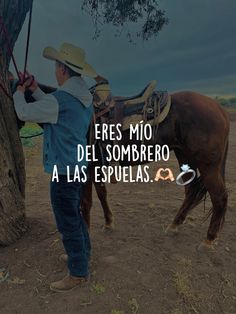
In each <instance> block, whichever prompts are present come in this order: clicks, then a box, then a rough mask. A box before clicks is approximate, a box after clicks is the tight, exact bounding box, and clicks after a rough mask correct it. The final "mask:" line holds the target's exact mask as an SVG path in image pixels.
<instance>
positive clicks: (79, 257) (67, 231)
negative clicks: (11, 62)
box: [14, 43, 100, 291]
mask: <svg viewBox="0 0 236 314" xmlns="http://www.w3.org/2000/svg"><path fill="white" fill-rule="evenodd" d="M43 56H44V57H45V58H47V59H50V60H54V61H55V75H56V79H57V82H58V85H59V86H60V87H59V89H57V90H56V91H55V92H53V93H52V94H47V95H46V94H44V93H43V92H42V90H41V89H39V87H38V84H37V82H36V81H35V80H34V78H33V77H32V76H30V75H28V79H27V80H26V82H25V83H24V84H23V85H22V86H18V88H17V91H16V93H15V94H14V104H15V110H16V113H17V115H18V117H19V119H21V120H23V121H31V122H37V123H42V124H43V128H44V144H43V162H44V169H45V171H46V172H47V173H50V174H51V175H52V172H53V167H54V165H57V169H58V174H59V182H57V181H52V180H51V182H50V196H51V204H52V208H53V211H54V215H55V219H56V223H57V228H58V230H59V232H60V233H61V235H62V241H63V245H64V248H65V251H66V253H67V255H68V258H67V266H68V269H69V274H68V276H66V277H65V278H63V279H62V280H60V281H57V282H53V283H51V285H50V288H51V290H53V291H67V290H70V289H73V288H74V287H76V286H78V285H80V284H81V283H83V282H85V281H86V280H87V278H88V275H89V270H88V262H89V257H90V249H91V246H90V239H89V234H88V230H87V226H86V224H85V222H84V219H83V217H82V215H81V212H80V201H81V188H82V183H81V182H78V181H76V182H67V175H66V174H67V166H69V169H70V171H71V173H73V171H74V168H75V166H76V165H78V166H79V168H80V169H81V167H83V166H86V165H87V162H86V160H85V158H84V159H83V160H82V161H80V162H79V163H78V161H77V145H78V144H81V145H83V146H85V145H86V143H87V138H86V135H87V132H88V128H89V124H90V121H91V118H92V112H93V109H92V96H91V94H90V92H89V90H88V87H87V85H86V83H85V81H84V80H83V78H82V75H86V76H88V77H92V78H94V79H95V80H98V81H99V80H100V77H99V76H97V74H96V72H95V71H94V69H93V68H92V67H91V66H90V65H89V64H87V63H86V61H85V53H84V51H83V50H82V49H81V48H78V47H76V46H73V45H71V44H68V43H64V44H62V46H61V48H60V50H59V51H57V50H56V49H54V48H52V47H47V48H45V49H44V52H43ZM27 88H28V89H30V90H31V91H32V92H33V95H32V96H33V97H34V98H35V100H36V101H35V102H33V103H26V101H25V98H24V92H25V90H26V89H27ZM71 178H72V180H73V176H71ZM51 179H52V177H51Z"/></svg>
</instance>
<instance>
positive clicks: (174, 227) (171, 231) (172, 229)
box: [165, 224, 179, 236]
mask: <svg viewBox="0 0 236 314" xmlns="http://www.w3.org/2000/svg"><path fill="white" fill-rule="evenodd" d="M165 233H166V234H167V235H171V236H174V235H176V234H178V233H179V228H178V226H177V225H176V224H171V225H169V226H168V227H167V228H166V230H165Z"/></svg>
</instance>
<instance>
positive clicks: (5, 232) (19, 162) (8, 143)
mask: <svg viewBox="0 0 236 314" xmlns="http://www.w3.org/2000/svg"><path fill="white" fill-rule="evenodd" d="M31 1H32V0H11V1H9V0H0V16H1V17H2V20H3V22H4V25H5V27H6V29H7V33H8V40H9V42H10V47H11V49H13V47H14V44H15V41H16V39H17V37H18V35H19V32H20V30H21V28H22V25H23V23H24V20H25V17H26V13H27V12H28V10H29V7H30V4H31ZM1 29H2V25H1V20H0V31H1ZM9 62H10V55H9V52H8V45H7V38H6V36H5V34H4V33H3V32H1V34H0V83H1V85H2V86H4V88H5V89H6V90H7V92H8V94H9V95H10V94H11V92H10V90H9V84H8V81H7V71H8V67H9ZM24 198H25V163H24V154H23V148H22V145H21V141H20V136H19V131H18V128H17V121H16V116H15V111H14V106H13V102H12V100H11V99H10V98H9V97H8V96H6V94H5V92H4V91H3V89H2V88H1V87H0V245H8V244H10V243H12V242H14V241H16V239H18V238H19V237H20V236H21V235H22V234H23V233H24V232H25V230H26V221H25V205H24Z"/></svg>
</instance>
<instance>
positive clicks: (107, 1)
mask: <svg viewBox="0 0 236 314" xmlns="http://www.w3.org/2000/svg"><path fill="white" fill-rule="evenodd" d="M158 2H159V1H157V0H84V1H83V5H82V9H83V10H85V11H87V12H88V13H89V14H90V15H91V16H92V19H93V22H94V25H95V38H97V37H98V36H99V35H100V32H101V28H102V25H104V24H110V25H113V26H114V27H115V28H116V30H117V33H116V34H117V35H119V34H120V33H121V32H122V31H125V32H126V35H127V36H128V38H129V40H130V41H132V38H133V36H137V37H141V38H142V39H143V40H148V39H150V38H152V37H155V36H157V35H158V34H159V32H160V30H161V29H162V28H163V26H164V25H165V24H168V19H167V18H166V16H165V11H164V10H161V9H160V8H159V4H158ZM138 22H139V23H140V28H139V30H138V31H137V32H136V33H135V34H133V33H131V32H130V31H129V25H131V24H137V23H138Z"/></svg>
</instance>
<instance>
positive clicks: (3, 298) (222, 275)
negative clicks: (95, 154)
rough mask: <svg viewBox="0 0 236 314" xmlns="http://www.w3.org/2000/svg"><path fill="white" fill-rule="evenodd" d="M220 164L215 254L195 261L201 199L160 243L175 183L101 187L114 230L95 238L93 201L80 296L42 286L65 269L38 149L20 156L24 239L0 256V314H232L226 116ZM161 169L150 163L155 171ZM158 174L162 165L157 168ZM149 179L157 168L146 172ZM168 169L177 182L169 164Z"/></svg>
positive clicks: (234, 141)
mask: <svg viewBox="0 0 236 314" xmlns="http://www.w3.org/2000/svg"><path fill="white" fill-rule="evenodd" d="M231 117H232V119H231V120H232V121H231V134H230V150H229V155H228V161H227V172H226V175H227V188H228V191H229V205H228V211H227V215H226V222H225V225H224V228H223V230H222V232H221V234H220V238H219V240H218V244H217V247H216V249H217V250H216V251H215V252H207V253H203V252H199V251H198V250H197V247H198V245H199V243H200V242H201V241H202V240H203V239H204V238H205V236H206V231H207V228H208V224H209V219H208V220H207V221H205V218H206V215H207V210H208V209H209V208H210V203H209V197H208V201H207V202H206V210H205V211H204V206H203V203H202V204H201V205H199V206H198V207H197V208H195V209H194V211H193V212H191V213H190V216H189V217H188V219H187V221H186V223H185V224H184V225H183V226H182V228H181V231H180V233H179V234H178V235H177V236H175V237H169V236H167V235H166V234H165V232H164V231H165V228H166V227H167V225H168V224H169V223H170V222H171V221H172V219H173V217H174V215H175V213H176V211H177V209H178V208H179V206H180V205H181V202H182V199H183V187H179V186H177V185H176V184H175V183H169V184H168V183H164V182H155V183H148V184H147V183H142V184H137V183H123V184H117V185H108V191H109V200H110V205H111V207H112V209H113V212H114V217H115V229H114V231H113V232H105V231H104V230H103V228H102V227H103V223H104V220H103V213H102V209H101V206H100V204H99V201H98V199H97V197H94V204H93V209H92V227H91V240H92V246H93V251H92V259H91V264H90V271H91V278H90V281H89V283H87V284H86V285H85V286H84V287H80V288H77V289H75V290H73V291H71V292H68V293H63V294H57V293H53V292H51V291H50V290H49V284H50V282H52V281H55V280H58V279H61V278H62V277H63V276H64V275H66V273H67V270H66V266H65V265H64V264H63V262H60V261H58V256H59V254H61V253H62V252H63V248H62V245H61V241H60V236H59V234H58V233H57V232H56V227H55V223H54V218H53V215H52V211H51V207H50V202H49V177H48V176H47V175H46V174H45V173H43V169H42V164H41V142H40V141H41V140H39V142H38V144H37V145H36V146H35V147H34V148H27V149H25V154H26V166H27V197H26V209H27V217H28V222H29V226H30V228H29V231H28V233H26V234H25V235H24V237H23V238H22V239H21V240H19V241H18V242H17V243H15V244H14V245H12V246H10V247H6V248H0V268H1V267H8V269H9V279H8V281H6V282H3V283H0V313H4V314H5V313H19V314H20V313H22V314H23V313H24V314H26V313H27V314H28V313H29V314H31V313H56V314H60V313H81V314H85V313H88V314H124V313H125V314H127V313H131V314H141V313H142V314H185V313H187V314H191V313H193V314H194V313H195V314H197V313H201V314H207V313H212V314H213V313H214V314H220V313H224V314H235V313H236V270H235V269H236V268H235V263H236V216H235V204H236V173H235V156H236V115H235V114H232V115H231ZM160 165H161V164H158V167H159V166H160ZM164 166H166V163H165V164H164ZM151 167H152V169H153V173H155V171H156V169H157V164H152V165H151ZM168 167H170V168H172V169H173V170H174V174H175V176H176V175H177V174H178V173H179V171H178V167H177V162H176V159H175V158H174V157H173V156H172V158H171V159H170V160H169V162H168Z"/></svg>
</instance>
